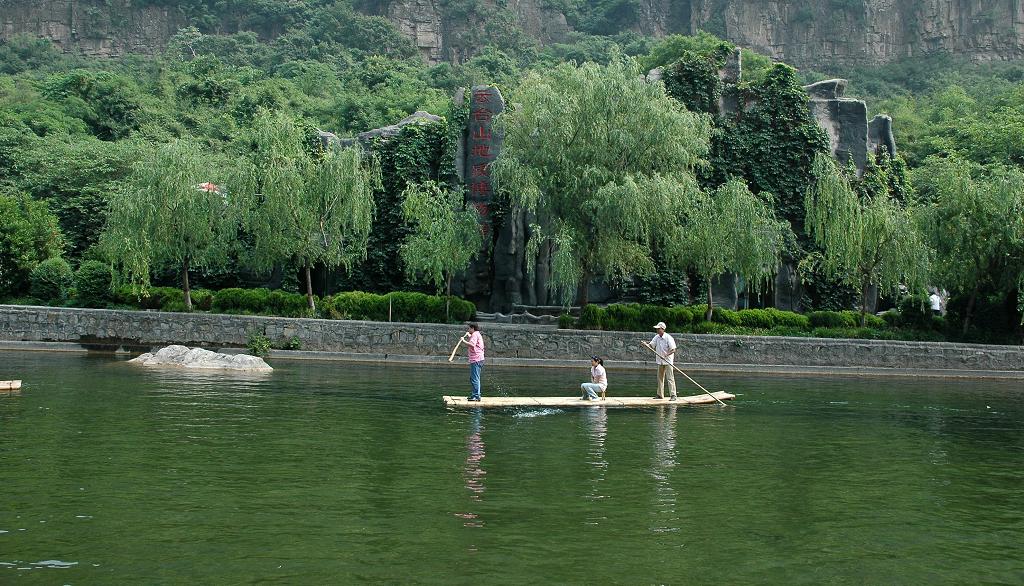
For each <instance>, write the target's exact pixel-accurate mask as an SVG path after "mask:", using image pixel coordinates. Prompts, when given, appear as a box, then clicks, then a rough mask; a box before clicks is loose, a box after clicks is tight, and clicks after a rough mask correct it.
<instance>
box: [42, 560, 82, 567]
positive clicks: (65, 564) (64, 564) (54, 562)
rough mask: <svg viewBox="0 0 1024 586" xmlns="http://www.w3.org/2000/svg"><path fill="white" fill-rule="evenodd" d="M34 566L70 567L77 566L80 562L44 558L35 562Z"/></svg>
mask: <svg viewBox="0 0 1024 586" xmlns="http://www.w3.org/2000/svg"><path fill="white" fill-rule="evenodd" d="M32 565H33V566H38V567H40V568H70V567H71V566H77V565H78V562H62V561H60V560H43V561H41V562H33V563H32Z"/></svg>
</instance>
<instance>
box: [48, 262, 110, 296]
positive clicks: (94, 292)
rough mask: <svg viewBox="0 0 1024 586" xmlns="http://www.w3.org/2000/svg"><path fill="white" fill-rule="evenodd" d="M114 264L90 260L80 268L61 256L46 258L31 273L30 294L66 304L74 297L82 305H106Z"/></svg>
mask: <svg viewBox="0 0 1024 586" xmlns="http://www.w3.org/2000/svg"><path fill="white" fill-rule="evenodd" d="M112 278H113V277H112V275H111V272H110V267H109V266H108V265H106V264H104V263H101V262H99V261H95V260H87V261H85V262H83V263H82V264H81V265H79V267H78V270H77V271H72V270H71V265H69V264H68V262H67V261H66V260H64V259H63V258H60V257H54V258H49V259H46V260H44V261H43V262H41V263H39V264H38V265H36V266H35V268H34V269H32V272H31V273H30V275H29V282H30V289H29V291H30V293H31V294H32V297H33V298H35V299H36V300H38V301H40V302H42V303H47V304H51V305H52V304H57V305H62V304H65V303H67V302H69V301H71V300H74V304H75V305H77V306H79V307H106V305H107V303H108V302H109V301H110V298H111V293H110V284H111V280H112Z"/></svg>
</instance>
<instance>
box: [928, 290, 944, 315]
mask: <svg viewBox="0 0 1024 586" xmlns="http://www.w3.org/2000/svg"><path fill="white" fill-rule="evenodd" d="M928 299H929V300H930V301H931V302H932V311H942V297H939V295H938V294H937V293H932V294H931V296H929V297H928Z"/></svg>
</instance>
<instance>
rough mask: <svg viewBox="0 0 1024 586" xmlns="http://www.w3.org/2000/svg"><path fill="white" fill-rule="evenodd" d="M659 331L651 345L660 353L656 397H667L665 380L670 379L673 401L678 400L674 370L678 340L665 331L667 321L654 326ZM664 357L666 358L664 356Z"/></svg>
mask: <svg viewBox="0 0 1024 586" xmlns="http://www.w3.org/2000/svg"><path fill="white" fill-rule="evenodd" d="M654 330H655V331H656V332H658V333H657V334H656V335H655V336H654V337H653V338H651V347H652V348H654V351H655V352H657V353H658V394H657V395H656V396H655V397H654V398H655V399H664V398H665V381H666V379H667V380H668V391H669V394H670V395H671V397H672V398H671V399H670V400H671V401H675V400H676V373H675V371H673V370H672V362H673V360H674V358H675V356H674V354H675V353H676V341H675V340H674V339H672V336H670V335H668V334H666V333H665V322H663V321H660V322H658V323H657V324H656V325H655V326H654ZM663 357H664V358H663Z"/></svg>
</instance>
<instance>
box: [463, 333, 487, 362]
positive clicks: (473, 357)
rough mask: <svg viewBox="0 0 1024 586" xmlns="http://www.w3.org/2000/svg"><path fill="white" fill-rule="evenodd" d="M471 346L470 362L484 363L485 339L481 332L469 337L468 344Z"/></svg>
mask: <svg viewBox="0 0 1024 586" xmlns="http://www.w3.org/2000/svg"><path fill="white" fill-rule="evenodd" d="M466 346H469V361H470V362H482V361H483V359H484V337H483V336H481V335H480V332H473V333H472V335H470V336H469V342H467V343H466Z"/></svg>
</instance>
